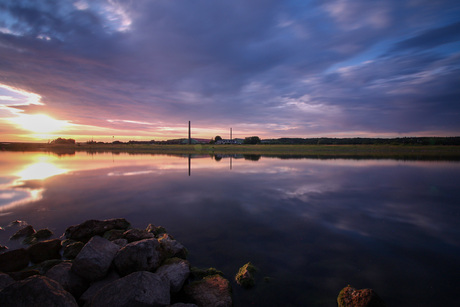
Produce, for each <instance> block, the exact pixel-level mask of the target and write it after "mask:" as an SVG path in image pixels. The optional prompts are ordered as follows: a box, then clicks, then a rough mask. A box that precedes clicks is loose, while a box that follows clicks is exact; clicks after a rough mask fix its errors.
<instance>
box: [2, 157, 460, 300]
mask: <svg viewBox="0 0 460 307" xmlns="http://www.w3.org/2000/svg"><path fill="white" fill-rule="evenodd" d="M0 170H1V172H0V226H2V227H4V228H5V230H3V231H0V244H2V245H7V246H9V247H10V248H16V247H18V245H17V244H18V243H17V242H11V241H9V240H8V238H9V236H10V235H11V229H10V228H11V227H7V226H8V224H9V223H10V222H11V221H13V220H17V219H18V220H24V221H27V222H28V223H29V224H31V225H33V226H34V227H35V229H40V228H45V227H48V228H50V229H51V230H53V231H54V232H55V237H59V236H60V235H61V234H62V233H63V232H64V230H65V228H66V227H68V226H70V225H74V224H79V223H81V222H83V221H85V220H87V219H108V218H117V217H124V218H126V219H127V220H128V221H130V222H131V224H132V226H133V227H138V228H145V227H146V226H147V225H148V224H149V223H153V224H155V225H161V226H164V227H165V228H166V229H167V230H168V232H169V233H170V234H172V235H173V236H174V237H175V238H176V239H177V240H178V241H179V242H181V243H182V244H183V245H184V246H185V247H186V248H187V249H188V250H189V257H188V259H189V260H190V262H191V264H192V265H193V266H197V267H202V268H206V267H215V268H217V269H219V270H221V271H223V272H224V274H225V277H227V278H228V279H229V280H232V279H233V277H234V275H235V274H236V273H237V271H238V268H239V267H241V266H242V265H244V264H245V263H246V262H248V261H251V262H252V263H253V264H254V265H255V266H256V267H257V268H258V272H257V275H256V277H257V278H256V283H257V284H256V287H255V288H253V289H250V290H243V289H241V288H240V287H238V286H237V285H236V284H235V283H234V282H233V285H232V286H233V293H234V295H233V298H234V306H250V305H252V306H336V298H337V295H338V293H339V291H340V290H341V289H342V288H343V287H345V286H347V285H348V284H350V285H352V286H354V287H355V288H358V289H361V288H372V289H374V290H375V291H376V292H377V293H378V294H379V295H380V296H381V297H382V298H383V299H384V300H385V302H386V303H387V306H453V305H458V306H460V299H459V293H458V292H459V289H460V222H459V221H460V163H459V162H454V161H452V162H451V161H398V160H389V159H379V160H353V159H312V158H301V157H296V158H295V159H289V158H283V159H282V158H276V157H265V156H255V155H246V156H244V155H228V156H209V155H208V156H193V155H192V156H172V155H170V156H167V155H149V154H127V153H87V152H76V153H74V154H68V155H58V154H53V153H44V152H25V153H23V152H0ZM15 244H16V245H15Z"/></svg>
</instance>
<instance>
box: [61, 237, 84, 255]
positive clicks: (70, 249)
mask: <svg viewBox="0 0 460 307" xmlns="http://www.w3.org/2000/svg"><path fill="white" fill-rule="evenodd" d="M84 246H85V243H83V242H80V241H77V242H74V243H72V244H68V245H66V246H65V247H64V253H63V256H64V257H65V258H67V259H75V258H76V257H77V255H78V254H79V253H80V252H81V250H82V249H83V247H84Z"/></svg>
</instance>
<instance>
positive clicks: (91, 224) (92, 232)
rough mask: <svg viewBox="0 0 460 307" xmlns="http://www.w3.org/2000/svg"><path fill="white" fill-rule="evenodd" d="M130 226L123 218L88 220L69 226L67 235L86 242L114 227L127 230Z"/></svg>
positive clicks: (69, 237) (68, 237)
mask: <svg viewBox="0 0 460 307" xmlns="http://www.w3.org/2000/svg"><path fill="white" fill-rule="evenodd" d="M129 227H130V224H129V222H128V221H127V220H125V219H123V218H122V219H110V220H104V221H98V220H88V221H86V222H83V223H81V224H79V225H74V226H70V227H68V228H67V229H66V231H65V237H66V238H67V239H73V240H77V241H84V242H86V241H88V240H89V239H90V238H92V237H94V236H103V235H104V233H105V232H106V231H109V230H112V229H121V230H127V229H128V228H129Z"/></svg>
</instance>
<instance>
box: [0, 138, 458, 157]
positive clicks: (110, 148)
mask: <svg viewBox="0 0 460 307" xmlns="http://www.w3.org/2000/svg"><path fill="white" fill-rule="evenodd" d="M0 150H2V151H45V152H46V151H49V152H56V153H58V154H60V153H61V154H72V153H75V152H80V151H81V152H120V153H121V152H126V153H145V154H178V155H182V154H210V155H213V154H215V155H219V154H224V155H227V154H248V155H249V154H250V155H267V156H286V157H287V156H293V155H295V156H317V157H324V158H327V157H350V158H353V157H355V158H386V157H387V158H399V159H434V160H438V159H439V160H460V146H451V145H268V144H257V145H215V144H194V145H163V144H162V145H158V144H75V145H74V144H65V145H55V144H46V143H6V142H2V143H0Z"/></svg>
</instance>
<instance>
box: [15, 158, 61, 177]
mask: <svg viewBox="0 0 460 307" xmlns="http://www.w3.org/2000/svg"><path fill="white" fill-rule="evenodd" d="M66 172H67V170H65V169H61V168H59V167H57V166H56V165H54V164H53V163H49V162H37V163H34V164H30V165H27V166H26V167H25V168H24V169H22V170H21V171H19V172H18V173H16V175H17V176H18V177H19V180H20V181H25V180H43V179H46V178H49V177H52V176H56V175H61V174H64V173H66Z"/></svg>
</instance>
